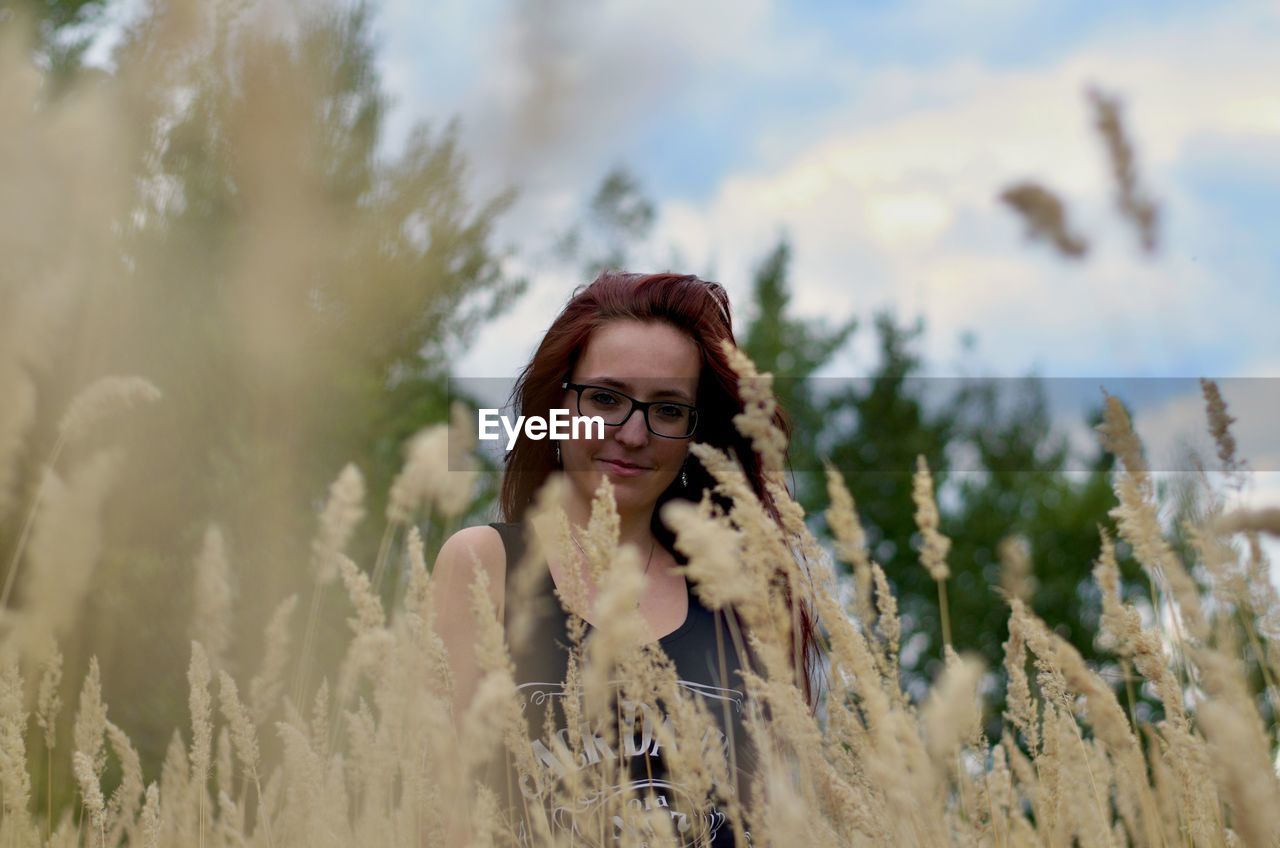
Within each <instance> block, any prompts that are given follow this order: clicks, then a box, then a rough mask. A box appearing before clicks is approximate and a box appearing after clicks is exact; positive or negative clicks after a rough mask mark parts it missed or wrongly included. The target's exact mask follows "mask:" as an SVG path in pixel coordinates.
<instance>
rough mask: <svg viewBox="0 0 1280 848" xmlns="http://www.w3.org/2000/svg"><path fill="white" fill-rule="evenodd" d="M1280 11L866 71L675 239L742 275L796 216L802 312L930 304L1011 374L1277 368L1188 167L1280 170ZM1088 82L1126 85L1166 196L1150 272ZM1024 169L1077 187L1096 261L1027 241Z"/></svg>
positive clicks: (667, 227)
mask: <svg viewBox="0 0 1280 848" xmlns="http://www.w3.org/2000/svg"><path fill="white" fill-rule="evenodd" d="M1277 17H1278V16H1276V15H1275V14H1274V13H1271V12H1267V13H1263V12H1261V11H1254V12H1252V13H1251V14H1249V15H1215V16H1214V17H1213V18H1212V19H1204V18H1199V17H1197V18H1189V19H1184V20H1182V21H1180V22H1175V23H1173V24H1170V25H1168V26H1166V27H1164V28H1163V29H1162V28H1161V27H1159V26H1150V27H1148V29H1147V30H1146V31H1145V32H1144V33H1143V35H1142V40H1141V41H1140V42H1138V43H1136V44H1135V43H1134V42H1132V41H1131V40H1129V39H1120V38H1108V37H1105V36H1104V37H1103V38H1101V39H1100V41H1099V42H1098V43H1096V44H1091V45H1089V46H1087V47H1085V48H1082V49H1079V50H1077V51H1074V52H1072V53H1070V54H1068V55H1067V56H1065V57H1064V58H1063V59H1062V60H1061V61H1059V62H1057V63H1054V64H1052V65H1050V66H1048V67H1043V68H1032V69H994V68H988V67H984V66H981V65H978V64H976V63H974V62H972V61H970V60H961V61H958V62H956V63H954V64H950V65H944V66H940V67H938V66H931V67H927V68H923V69H918V70H904V69H902V68H894V69H890V70H886V71H884V72H877V71H875V70H865V69H864V73H863V74H862V75H861V76H860V77H859V78H858V79H857V80H856V82H854V83H853V87H852V88H851V90H850V92H849V97H848V102H849V104H850V106H849V108H845V109H843V110H842V117H841V119H840V121H839V122H837V123H836V124H833V125H832V127H831V128H830V130H829V131H828V132H827V133H825V134H824V135H822V136H821V137H819V138H816V139H809V138H804V137H801V136H799V135H795V136H792V135H789V133H790V132H791V131H792V128H790V127H786V126H782V127H779V128H777V129H775V130H773V131H772V132H773V136H774V137H772V138H770V139H769V140H768V141H767V146H768V147H769V148H770V149H773V150H784V149H785V150H789V151H790V154H789V155H788V156H777V157H775V161H770V162H768V163H766V164H765V165H764V166H761V167H757V168H755V169H752V170H750V171H747V172H742V173H735V174H733V175H731V176H729V177H728V178H726V179H725V180H724V181H723V183H722V184H721V186H720V188H719V190H718V192H717V193H716V194H715V195H714V196H713V197H712V198H710V199H709V200H708V201H706V202H696V201H695V202H685V203H675V204H668V205H667V206H666V207H664V217H663V221H662V223H661V229H662V237H665V238H667V239H670V240H672V241H674V242H677V243H679V244H681V246H682V247H683V248H685V249H686V251H687V252H689V253H690V254H691V255H694V256H698V255H706V254H708V253H709V254H712V255H715V256H716V257H717V258H719V259H721V261H722V262H723V263H724V265H723V269H722V276H730V277H733V278H735V279H737V280H740V281H745V280H746V279H748V275H749V273H750V270H751V267H752V265H753V263H754V262H755V261H757V260H758V258H759V253H760V252H761V249H760V247H759V246H760V245H761V243H762V240H767V239H769V238H770V237H771V236H772V234H774V233H775V232H776V231H777V230H778V229H779V228H780V227H785V229H786V230H788V231H790V232H792V233H794V237H795V238H794V241H795V247H796V254H795V255H796V261H795V267H794V273H793V284H794V285H795V287H796V289H797V298H796V305H797V307H798V308H799V309H800V310H801V311H803V312H805V313H808V314H810V315H841V314H853V313H858V314H865V313H866V311H867V306H868V305H869V304H884V303H892V304H895V305H896V306H897V307H898V308H899V311H900V312H906V313H908V314H911V313H914V312H917V311H918V312H920V313H922V314H924V315H925V317H926V320H927V322H928V324H929V326H930V327H931V328H932V332H931V333H930V334H929V336H928V341H929V343H930V346H931V347H930V350H929V351H928V353H929V354H930V359H931V360H933V361H934V362H935V363H936V362H938V361H939V360H941V359H942V357H943V355H944V350H945V346H946V345H948V344H951V343H952V340H953V339H954V338H955V337H956V336H957V335H958V334H959V333H960V332H962V331H963V330H964V329H966V328H971V329H974V330H976V331H977V332H978V335H979V337H980V339H981V350H982V352H983V354H984V356H985V357H987V359H988V362H989V364H990V365H992V367H994V368H995V369H996V371H997V372H998V373H1007V374H1012V373H1019V372H1021V371H1023V370H1025V369H1026V367H1027V366H1028V365H1030V364H1032V363H1040V364H1041V365H1042V366H1043V367H1046V368H1047V369H1049V370H1051V371H1056V372H1057V373H1067V374H1070V373H1077V374H1092V373H1099V372H1102V371H1105V372H1109V373H1115V374H1137V373H1179V374H1183V375H1185V374H1188V373H1190V372H1193V371H1195V372H1199V373H1210V374H1212V373H1214V372H1215V371H1218V370H1219V369H1222V368H1224V367H1247V363H1248V362H1249V361H1250V360H1251V359H1252V358H1254V357H1256V356H1259V355H1263V356H1270V357H1271V358H1274V357H1275V354H1276V350H1277V349H1276V348H1275V347H1274V346H1273V347H1271V348H1270V349H1269V350H1267V349H1264V348H1262V347H1260V346H1259V342H1260V340H1263V339H1267V338H1271V337H1272V335H1271V334H1270V333H1269V330H1268V328H1267V324H1268V323H1269V320H1270V319H1269V317H1268V316H1269V315H1271V314H1274V309H1275V307H1276V306H1277V305H1278V304H1277V303H1276V298H1275V295H1274V294H1270V293H1268V292H1266V291H1264V290H1263V288H1262V287H1256V288H1253V289H1249V288H1248V287H1244V286H1242V287H1236V286H1234V285H1233V294H1237V295H1240V296H1239V297H1232V298H1224V297H1223V296H1222V286H1223V285H1224V284H1225V283H1226V280H1225V279H1224V277H1223V275H1222V273H1221V270H1220V265H1219V264H1217V263H1220V262H1224V261H1226V260H1228V259H1229V258H1230V257H1227V256H1223V255H1221V254H1219V255H1217V256H1215V255H1213V252H1212V250H1211V248H1212V242H1213V238H1212V235H1211V229H1210V227H1211V225H1210V224H1209V222H1207V221H1206V220H1205V218H1206V215H1205V209H1204V203H1203V202H1202V199H1201V198H1200V197H1198V196H1197V194H1196V192H1195V187H1194V186H1186V185H1179V184H1177V183H1176V182H1170V175H1171V174H1173V175H1174V176H1175V177H1176V176H1177V168H1178V165H1179V163H1180V162H1182V161H1183V159H1184V158H1185V157H1186V156H1188V155H1189V151H1194V150H1196V149H1198V148H1202V147H1203V145H1204V144H1205V139H1208V138H1212V139H1217V140H1218V141H1217V143H1219V144H1223V145H1227V146H1228V147H1229V149H1232V150H1235V151H1239V152H1241V153H1242V154H1243V155H1252V156H1254V157H1256V158H1255V161H1254V162H1253V163H1249V164H1253V165H1256V166H1257V167H1259V168H1267V167H1269V166H1270V164H1271V163H1272V162H1274V156H1275V149H1276V146H1277V144H1280V126H1278V124H1277V122H1278V121H1280V117H1278V116H1280V99H1277V98H1276V97H1275V96H1267V94H1266V93H1267V92H1270V91H1274V86H1273V84H1272V82H1271V81H1272V80H1273V79H1275V78H1276V77H1277V76H1280V57H1277V55H1276V54H1275V53H1274V51H1273V49H1272V45H1273V44H1274V40H1273V37H1272V33H1273V32H1274V30H1275V29H1276V19H1277ZM1251 18H1253V19H1252V20H1251ZM1090 82H1097V83H1099V84H1101V85H1103V86H1104V87H1105V88H1107V89H1108V90H1112V91H1117V92H1119V93H1120V94H1121V95H1122V96H1123V98H1124V101H1125V103H1126V104H1127V108H1126V112H1125V114H1126V118H1127V123H1128V129H1129V132H1130V135H1131V136H1132V138H1133V139H1134V142H1135V146H1136V148H1137V151H1138V155H1139V167H1140V169H1141V173H1142V177H1143V179H1144V180H1145V181H1146V182H1147V184H1148V185H1150V186H1151V188H1152V189H1153V192H1154V193H1155V195H1156V196H1157V198H1159V199H1161V200H1163V201H1164V202H1165V213H1166V220H1165V224H1166V226H1165V236H1166V239H1167V247H1166V250H1165V253H1164V255H1163V256H1162V257H1161V258H1160V259H1158V260H1157V261H1156V262H1154V263H1152V262H1148V261H1146V260H1145V259H1144V258H1142V257H1141V256H1140V255H1139V253H1138V251H1136V250H1135V248H1134V243H1135V240H1134V238H1133V234H1132V233H1131V232H1129V231H1127V230H1126V229H1125V228H1124V227H1123V225H1122V224H1121V223H1120V222H1119V220H1118V218H1117V216H1116V214H1115V211H1114V207H1113V198H1112V193H1113V188H1112V185H1111V183H1110V178H1109V174H1108V167H1107V164H1106V162H1105V160H1104V158H1103V153H1102V146H1101V144H1100V142H1099V140H1098V139H1097V138H1096V137H1095V134H1094V132H1093V130H1092V128H1091V126H1090V121H1091V117H1090V115H1089V113H1088V110H1087V107H1086V104H1085V101H1084V97H1083V89H1084V86H1085V85H1086V84H1087V83H1090ZM884 91H889V92H891V94H888V95H886V94H884ZM864 95H865V96H864ZM893 99H896V100H898V101H900V102H901V103H902V104H903V106H902V108H900V109H899V110H898V111H896V112H894V111H891V110H889V109H888V108H887V107H886V100H893ZM867 102H869V103H870V105H869V106H862V107H860V105H859V104H865V103H867ZM867 113H870V114H869V115H868V114H867ZM1239 139H1248V140H1249V144H1247V145H1246V144H1243V143H1237V141H1238V140H1239ZM1249 164H1246V165H1245V166H1244V167H1246V168H1247V167H1249ZM1023 178H1036V179H1041V180H1043V181H1044V182H1045V183H1046V184H1048V185H1049V186H1050V187H1051V188H1054V189H1056V190H1058V191H1059V192H1060V193H1061V194H1062V195H1063V196H1064V198H1065V199H1066V200H1067V202H1068V203H1069V207H1070V215H1071V218H1072V220H1073V222H1074V223H1075V224H1076V225H1077V226H1079V228H1081V229H1082V230H1083V231H1084V232H1086V233H1087V234H1088V235H1089V236H1090V237H1092V239H1093V240H1094V243H1095V244H1094V247H1095V250H1094V255H1093V256H1092V257H1091V259H1090V260H1089V261H1088V262H1086V263H1084V264H1083V265H1080V266H1078V267H1077V266H1075V265H1072V264H1070V263H1067V262H1063V261H1061V260H1058V259H1057V258H1056V257H1052V256H1050V255H1048V254H1047V252H1046V251H1045V250H1044V249H1043V248H1042V247H1040V246H1024V245H1023V244H1022V243H1021V236H1020V226H1019V224H1018V222H1017V221H1016V220H1015V219H1014V218H1013V216H1012V215H1011V214H1010V213H1009V212H1008V210H1006V209H1004V208H1002V207H1000V206H999V204H998V203H997V202H996V201H995V195H996V194H997V192H998V191H999V189H1000V188H1002V187H1003V186H1004V185H1007V184H1008V183H1009V182H1011V181H1013V180H1017V179H1023ZM1256 225H1257V226H1261V221H1259V222H1256ZM748 246H749V247H748ZM1192 257H1194V261H1192V259H1191V258H1192ZM1272 270H1273V272H1274V271H1275V270H1280V269H1274V268H1273V269H1272ZM722 281H723V280H722ZM743 290H744V286H743V285H739V286H738V287H737V292H736V293H737V294H739V295H740V294H741V293H742V292H743ZM731 291H734V287H732V286H731ZM1227 326H1230V327H1231V328H1232V330H1231V331H1230V332H1227V333H1224V331H1223V330H1224V327H1227Z"/></svg>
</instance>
